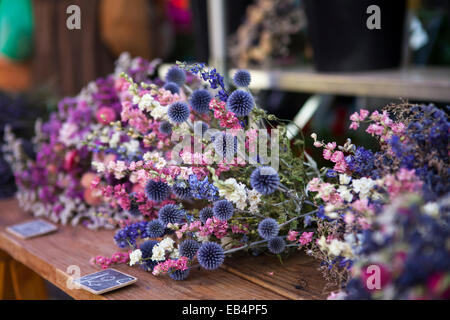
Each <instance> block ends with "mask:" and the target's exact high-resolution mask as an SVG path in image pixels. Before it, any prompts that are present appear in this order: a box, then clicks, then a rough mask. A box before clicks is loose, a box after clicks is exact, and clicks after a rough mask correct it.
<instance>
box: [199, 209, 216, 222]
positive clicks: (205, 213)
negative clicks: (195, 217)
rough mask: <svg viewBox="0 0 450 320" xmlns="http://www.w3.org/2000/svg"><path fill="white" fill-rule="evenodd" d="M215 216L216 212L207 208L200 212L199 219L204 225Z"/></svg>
mask: <svg viewBox="0 0 450 320" xmlns="http://www.w3.org/2000/svg"><path fill="white" fill-rule="evenodd" d="M213 216H214V211H213V209H212V208H211V207H205V208H203V209H202V210H200V212H199V218H200V221H201V222H202V223H206V220H208V219H210V218H212V217H213Z"/></svg>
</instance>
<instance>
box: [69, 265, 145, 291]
mask: <svg viewBox="0 0 450 320" xmlns="http://www.w3.org/2000/svg"><path fill="white" fill-rule="evenodd" d="M136 281H137V278H135V277H133V276H130V275H128V274H125V273H123V272H120V271H117V270H115V269H106V270H102V271H99V272H95V273H91V274H88V275H86V276H83V277H81V278H78V279H74V280H73V282H74V283H78V284H79V285H80V286H81V287H82V288H83V289H85V290H87V291H89V292H92V293H94V294H102V293H105V292H108V291H112V290H115V289H119V288H122V287H125V286H127V285H130V284H132V283H135V282H136Z"/></svg>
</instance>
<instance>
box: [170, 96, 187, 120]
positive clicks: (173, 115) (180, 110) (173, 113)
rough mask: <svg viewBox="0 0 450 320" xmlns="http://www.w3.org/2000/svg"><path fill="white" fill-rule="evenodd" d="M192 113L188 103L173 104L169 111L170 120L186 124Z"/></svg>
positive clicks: (178, 102)
mask: <svg viewBox="0 0 450 320" xmlns="http://www.w3.org/2000/svg"><path fill="white" fill-rule="evenodd" d="M190 113H191V112H190V111H189V106H188V105H187V103H186V102H181V101H177V102H174V103H172V104H171V105H170V106H169V109H168V110H167V115H168V116H169V118H170V120H172V121H173V122H176V123H182V122H185V121H186V120H187V119H188V118H189V114H190Z"/></svg>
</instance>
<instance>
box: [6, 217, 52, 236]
mask: <svg viewBox="0 0 450 320" xmlns="http://www.w3.org/2000/svg"><path fill="white" fill-rule="evenodd" d="M6 230H7V231H8V232H10V233H12V234H14V235H15V236H17V237H19V238H22V239H29V238H33V237H37V236H42V235H44V234H48V233H50V232H53V231H56V230H58V227H56V226H55V225H54V224H52V223H50V222H47V221H45V220H41V219H36V220H32V221H27V222H23V223H19V224H16V225H13V226H10V227H8V228H6Z"/></svg>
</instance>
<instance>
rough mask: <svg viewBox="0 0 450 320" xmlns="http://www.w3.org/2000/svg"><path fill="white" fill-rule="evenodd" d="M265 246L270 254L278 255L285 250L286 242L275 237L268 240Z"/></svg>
mask: <svg viewBox="0 0 450 320" xmlns="http://www.w3.org/2000/svg"><path fill="white" fill-rule="evenodd" d="M267 246H268V247H269V250H270V252H272V253H274V254H279V253H282V252H283V251H284V249H285V248H286V241H284V239H283V238H282V237H275V238H272V239H270V240H269V243H268V245H267Z"/></svg>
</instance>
